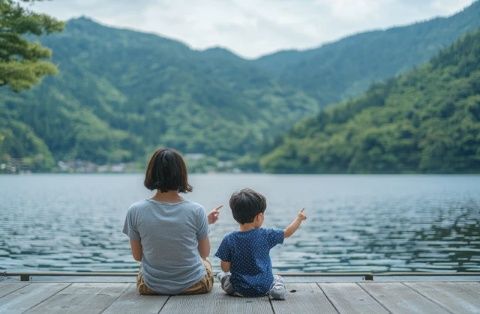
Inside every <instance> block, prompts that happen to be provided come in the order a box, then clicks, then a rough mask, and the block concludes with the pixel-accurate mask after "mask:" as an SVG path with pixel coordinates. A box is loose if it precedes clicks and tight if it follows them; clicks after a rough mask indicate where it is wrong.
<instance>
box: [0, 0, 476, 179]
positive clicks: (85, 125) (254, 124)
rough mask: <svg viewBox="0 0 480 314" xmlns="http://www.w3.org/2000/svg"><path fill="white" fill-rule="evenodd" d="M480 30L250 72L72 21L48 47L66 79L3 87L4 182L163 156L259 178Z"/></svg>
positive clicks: (404, 37) (385, 34)
mask: <svg viewBox="0 0 480 314" xmlns="http://www.w3.org/2000/svg"><path fill="white" fill-rule="evenodd" d="M479 25H480V3H479V2H475V3H474V4H473V5H471V6H470V7H469V8H467V9H465V10H464V11H462V12H460V13H459V14H457V15H454V16H452V17H449V18H439V19H435V20H432V21H428V22H423V23H417V24H414V25H411V26H407V27H399V28H394V29H390V30H387V31H375V32H368V33H363V34H359V35H354V36H351V37H348V38H346V39H343V40H341V41H338V42H335V43H332V44H329V45H325V46H322V47H320V48H318V49H314V50H308V51H303V52H280V53H278V54H274V55H271V56H266V57H263V58H260V59H259V60H253V61H249V60H244V59H242V58H240V57H238V56H236V55H235V54H232V53H231V52H229V51H228V50H225V49H221V48H213V49H208V50H205V51H196V50H192V49H190V48H189V47H188V46H186V45H184V44H182V43H180V42H177V41H174V40H169V39H166V38H162V37H159V36H156V35H153V34H145V33H140V32H135V31H131V30H125V29H115V28H111V27H106V26H102V25H99V24H98V23H95V22H94V21H92V20H90V19H87V18H79V19H74V20H71V21H69V22H68V23H67V25H66V28H65V31H64V32H63V33H61V34H55V35H52V36H48V37H42V38H40V41H41V42H42V43H43V44H44V45H45V46H47V47H50V48H51V49H52V50H53V62H55V63H56V64H57V65H58V67H59V70H60V74H59V75H57V76H55V77H49V78H46V79H44V81H43V82H42V84H40V85H39V86H36V87H35V88H33V89H32V90H30V91H28V92H22V93H20V94H16V93H13V92H11V91H9V90H8V89H6V88H0V172H3V171H5V169H4V167H5V165H6V166H7V167H10V166H11V165H14V166H15V165H17V166H18V167H20V168H23V169H29V170H33V171H48V170H51V169H52V168H53V167H55V164H56V163H57V162H58V161H60V160H63V161H72V160H81V161H88V162H93V163H96V164H111V163H117V162H132V161H140V162H141V164H143V163H144V159H145V158H146V155H147V154H148V153H149V152H151V150H152V149H153V148H155V147H158V146H163V145H165V146H172V147H176V148H177V149H179V150H180V151H182V152H183V153H189V154H192V156H194V159H196V160H197V165H196V167H197V169H199V170H202V169H203V170H205V169H206V168H205V167H212V166H213V167H216V166H218V165H219V164H220V165H222V164H224V165H225V164H226V165H230V164H229V163H228V162H227V163H222V162H220V163H219V161H235V163H236V165H238V166H241V167H242V168H244V169H250V170H252V169H254V170H255V169H258V159H259V156H260V155H261V154H264V153H266V152H268V151H269V150H270V149H271V148H272V147H274V146H276V145H277V144H278V142H279V140H280V139H281V136H282V135H283V134H284V133H285V132H286V131H288V130H289V129H290V128H291V127H292V126H293V125H294V124H295V123H296V122H298V121H299V120H302V119H303V118H305V117H309V116H314V115H316V114H317V113H318V112H319V110H320V108H321V107H322V106H323V105H325V104H327V103H329V102H331V101H335V100H337V99H341V98H344V97H346V96H348V95H353V94H356V93H358V92H359V91H361V90H363V89H364V88H366V87H367V86H368V85H369V84H370V83H371V82H372V81H377V80H382V79H384V78H386V77H389V76H392V75H394V74H396V73H398V72H401V71H404V70H405V69H408V68H411V67H413V66H415V65H417V64H420V63H421V62H422V61H424V60H426V59H427V58H428V57H429V56H431V55H433V54H434V53H435V52H436V51H438V50H439V49H440V48H441V47H442V46H444V45H446V44H448V43H451V42H453V40H454V39H455V38H456V37H457V36H460V35H461V34H463V33H465V32H467V31H468V30H470V29H472V28H474V27H477V26H479ZM193 154H194V155H193ZM199 156H200V158H199ZM202 156H207V157H202ZM198 158H199V159H198ZM2 167H3V168H2Z"/></svg>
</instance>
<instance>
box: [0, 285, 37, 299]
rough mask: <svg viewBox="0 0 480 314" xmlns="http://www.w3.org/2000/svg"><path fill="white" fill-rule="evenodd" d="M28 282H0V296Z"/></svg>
mask: <svg viewBox="0 0 480 314" xmlns="http://www.w3.org/2000/svg"><path fill="white" fill-rule="evenodd" d="M29 284H30V283H29V282H2V283H0V298H1V297H3V296H5V295H7V294H9V293H11V292H13V291H15V290H18V289H20V288H23V287H25V286H26V285H29Z"/></svg>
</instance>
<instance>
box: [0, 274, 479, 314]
mask: <svg viewBox="0 0 480 314" xmlns="http://www.w3.org/2000/svg"><path fill="white" fill-rule="evenodd" d="M304 279H305V278H303V279H302V278H301V277H299V278H288V279H287V289H288V290H289V294H288V295H287V299H286V300H285V301H274V300H269V298H268V297H261V298H238V297H230V296H227V295H225V294H224V293H223V291H222V290H221V288H220V286H219V285H218V283H215V286H214V289H213V291H212V292H211V293H209V294H204V295H194V296H140V295H139V294H138V293H137V292H136V289H135V283H134V282H133V280H134V279H133V278H129V279H127V280H123V281H122V280H120V281H121V282H118V281H119V280H118V279H117V280H116V282H105V280H103V282H79V281H78V280H73V281H70V282H67V281H64V280H63V279H62V281H58V280H57V281H55V282H52V281H43V280H42V281H35V280H33V281H18V280H3V281H0V313H42V314H43V313H190V314H193V313H249V314H252V313H262V314H263V313H296V314H307V313H435V314H439V313H480V282H479V279H480V278H478V277H477V278H476V279H475V280H471V281H456V280H455V281H450V280H449V281H442V279H440V281H439V280H438V279H437V280H434V281H428V280H426V279H422V278H420V279H422V281H417V280H411V281H409V280H402V281H397V280H394V281H388V278H386V279H383V280H382V281H381V282H377V281H363V280H361V281H356V280H354V281H352V282H332V281H334V278H330V279H329V281H330V282H325V280H324V279H321V278H315V277H314V278H311V277H310V278H308V279H307V280H304ZM100 280H102V278H98V279H97V281H100ZM459 280H462V278H459Z"/></svg>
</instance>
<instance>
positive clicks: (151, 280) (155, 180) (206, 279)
mask: <svg viewBox="0 0 480 314" xmlns="http://www.w3.org/2000/svg"><path fill="white" fill-rule="evenodd" d="M144 185H145V187H146V188H147V189H149V190H156V193H155V195H153V197H152V198H149V199H146V200H142V201H140V202H137V203H135V204H133V205H132V206H130V209H129V210H128V213H127V217H126V219H125V225H124V227H123V233H125V234H126V235H128V237H129V238H130V246H131V249H132V255H133V258H134V259H135V260H137V261H140V262H141V267H140V271H139V273H138V277H137V289H138V292H139V293H140V294H168V295H173V294H199V293H207V292H210V291H211V289H212V286H213V274H212V266H211V265H210V262H209V261H208V260H207V256H208V255H209V254H210V242H209V239H208V224H212V223H215V222H216V221H217V219H218V215H219V212H218V209H220V207H221V206H220V207H217V208H215V209H214V210H212V211H211V212H210V214H209V215H208V217H207V215H206V213H205V209H204V208H203V206H201V205H200V204H197V203H194V202H192V201H189V200H186V199H184V198H183V197H181V196H180V194H179V193H187V192H191V191H192V187H191V186H190V184H189V183H188V178H187V167H186V165H185V162H184V161H183V158H182V156H181V155H180V154H179V153H178V152H176V151H175V150H173V149H169V148H162V149H158V150H157V151H156V152H155V153H154V154H153V156H152V158H151V159H150V162H149V163H148V167H147V171H146V173H145V181H144Z"/></svg>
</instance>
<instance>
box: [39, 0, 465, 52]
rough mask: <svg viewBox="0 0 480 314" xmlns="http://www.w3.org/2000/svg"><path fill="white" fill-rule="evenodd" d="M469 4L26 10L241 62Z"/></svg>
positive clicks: (79, 3) (204, 4)
mask: <svg viewBox="0 0 480 314" xmlns="http://www.w3.org/2000/svg"><path fill="white" fill-rule="evenodd" d="M472 2H473V1H472V0H423V1H418V0H355V1H353V0H262V1H261V0H138V1H131V0H103V1H98V0H63V1H62V0H54V1H42V2H37V3H36V4H35V5H34V6H33V8H34V9H35V10H38V11H41V12H46V13H48V14H51V15H53V16H56V17H58V18H60V19H64V20H66V19H69V18H72V17H77V16H80V15H85V16H89V17H92V18H94V19H95V20H98V21H100V22H103V23H106V24H108V25H112V26H117V27H128V28H132V29H136V30H140V31H147V32H153V33H156V34H159V35H163V36H166V37H169V38H172V39H176V40H180V41H183V42H184V43H187V44H188V45H190V46H191V47H193V48H196V49H205V48H208V47H212V46H222V47H226V48H228V49H230V50H232V51H234V52H235V53H237V54H239V55H241V56H244V57H249V58H253V57H258V56H260V55H264V54H267V53H271V52H274V51H277V50H282V49H292V48H294V49H305V48H311V47H317V46H319V45H321V44H322V43H325V42H327V41H332V40H335V39H339V38H340V37H344V36H347V35H349V34H352V33H358V32H361V31H366V30H372V29H378V28H388V27H392V26H395V25H405V24H409V23H413V22H416V21H419V20H426V19H429V18H432V17H436V16H446V15H451V14H453V13H455V12H457V11H460V10H461V9H462V8H464V7H466V6H468V5H469V4H471V3H472Z"/></svg>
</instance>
